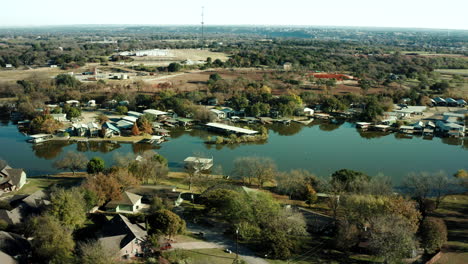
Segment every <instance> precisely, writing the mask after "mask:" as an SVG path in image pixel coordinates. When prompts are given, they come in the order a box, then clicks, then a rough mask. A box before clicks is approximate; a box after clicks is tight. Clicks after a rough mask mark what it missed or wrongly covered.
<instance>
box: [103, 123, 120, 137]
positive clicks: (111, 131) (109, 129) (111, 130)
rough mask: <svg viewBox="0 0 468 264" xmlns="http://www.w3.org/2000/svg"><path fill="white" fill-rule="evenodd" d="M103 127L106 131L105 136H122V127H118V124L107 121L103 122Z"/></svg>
mask: <svg viewBox="0 0 468 264" xmlns="http://www.w3.org/2000/svg"><path fill="white" fill-rule="evenodd" d="M102 128H103V131H104V137H106V138H110V137H113V136H120V129H118V128H117V127H116V126H114V125H113V124H111V123H110V122H105V123H104V124H102Z"/></svg>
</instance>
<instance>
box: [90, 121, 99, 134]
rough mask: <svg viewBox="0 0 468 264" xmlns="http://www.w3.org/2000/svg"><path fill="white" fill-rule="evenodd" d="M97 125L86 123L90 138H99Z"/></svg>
mask: <svg viewBox="0 0 468 264" xmlns="http://www.w3.org/2000/svg"><path fill="white" fill-rule="evenodd" d="M99 130H100V129H99V125H98V124H96V123H94V122H90V123H88V135H89V136H90V137H97V136H99Z"/></svg>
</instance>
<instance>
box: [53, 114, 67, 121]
mask: <svg viewBox="0 0 468 264" xmlns="http://www.w3.org/2000/svg"><path fill="white" fill-rule="evenodd" d="M51 116H52V118H53V119H55V120H57V121H59V122H66V121H67V114H51Z"/></svg>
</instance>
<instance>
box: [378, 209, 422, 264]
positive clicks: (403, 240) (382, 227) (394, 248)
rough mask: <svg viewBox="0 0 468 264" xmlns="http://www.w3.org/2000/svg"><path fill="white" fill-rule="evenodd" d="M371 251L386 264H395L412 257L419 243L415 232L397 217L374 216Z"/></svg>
mask: <svg viewBox="0 0 468 264" xmlns="http://www.w3.org/2000/svg"><path fill="white" fill-rule="evenodd" d="M370 222H371V223H372V225H371V231H370V237H369V245H370V249H371V250H372V251H373V252H374V253H375V254H376V255H377V256H380V257H382V258H383V259H384V262H386V263H395V262H399V261H401V259H403V258H407V257H411V254H413V252H414V250H416V249H417V246H418V243H417V240H416V237H415V231H413V230H411V227H410V226H409V225H408V223H407V222H406V221H405V220H403V219H401V218H400V217H398V216H395V215H383V216H374V217H372V218H371V219H370Z"/></svg>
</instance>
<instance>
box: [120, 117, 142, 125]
mask: <svg viewBox="0 0 468 264" xmlns="http://www.w3.org/2000/svg"><path fill="white" fill-rule="evenodd" d="M122 120H125V121H128V122H131V123H132V124H134V123H135V122H136V121H137V120H138V117H134V116H124V117H122Z"/></svg>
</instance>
